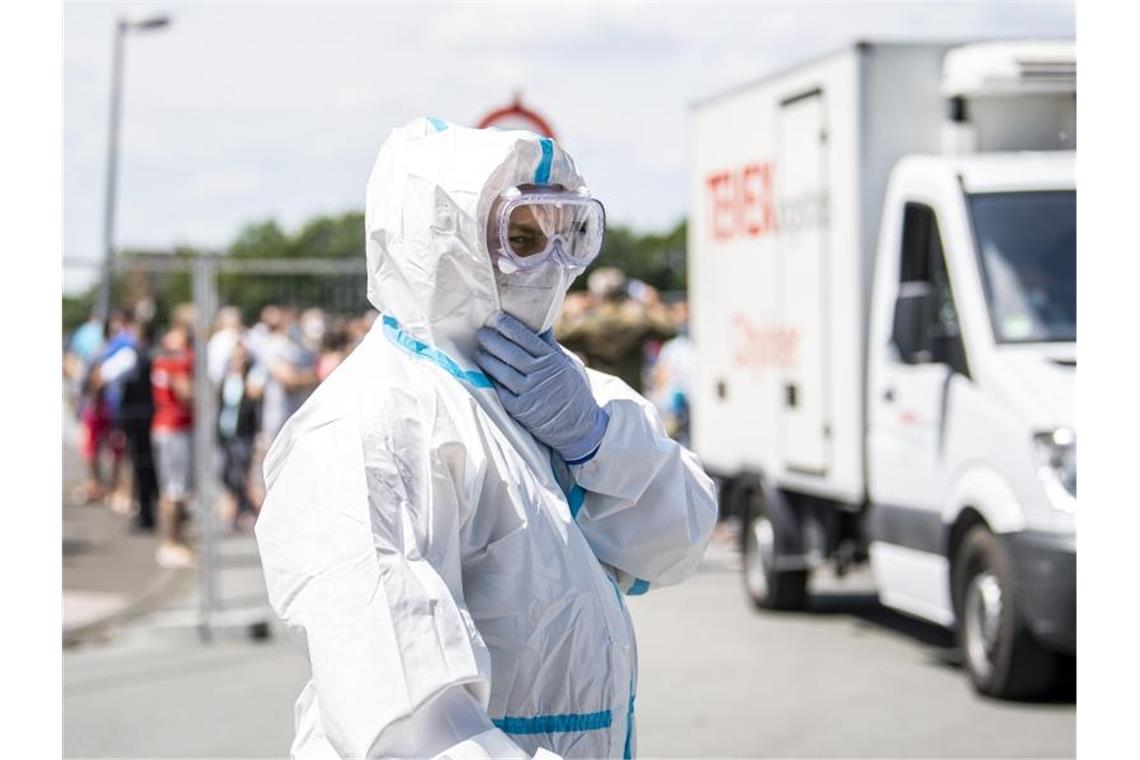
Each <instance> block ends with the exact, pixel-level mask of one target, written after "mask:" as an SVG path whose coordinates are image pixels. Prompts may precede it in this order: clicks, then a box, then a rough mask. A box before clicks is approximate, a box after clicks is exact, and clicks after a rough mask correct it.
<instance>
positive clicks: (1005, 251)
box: [866, 151, 1076, 695]
mask: <svg viewBox="0 0 1140 760" xmlns="http://www.w3.org/2000/svg"><path fill="white" fill-rule="evenodd" d="M1074 161H1075V154H1074V153H1073V152H1071V151H1054V152H1018V153H988V154H974V155H968V156H960V157H945V156H911V157H907V158H905V159H903V160H902V161H901V162H899V164H898V165H897V166H896V168H895V170H894V171H893V172H892V175H891V179H890V182H889V185H888V189H887V193H886V197H885V201H884V205H883V217H882V222H881V226H880V240H879V248H878V252H877V255H876V271H875V282H874V289H873V294H872V303H871V309H870V324H869V328H868V353H867V360H868V369H867V372H868V377H867V384H866V393H867V398H866V410H867V434H866V435H867V445H866V467H867V491H868V501H869V506H868V509H867V524H866V527H867V538H868V543H869V547H868V548H869V554H870V558H871V566H872V569H873V572H874V576H875V581H876V585H877V586H878V588H879V592H880V597H881V599H882V601H883V602H884V603H885V604H887V605H889V606H892V607H895V608H897V609H900V610H903V611H906V612H909V613H912V614H915V615H918V616H920V617H923V618H926V619H928V620H932V621H934V622H938V623H941V624H944V625H948V626H955V627H956V628H957V630H958V632H959V635H960V637H961V640H962V649H963V654H964V657H965V660H966V665H967V668H968V670H969V671H970V674H971V676H972V677H973V679H974V681H975V683H976V685H977V686H978V687H979V688H980V689H981V690H982V691H985V692H989V693H998V694H1003V695H1014V694H1022V693H1030V692H1033V691H1036V690H1038V689H1039V688H1040V687H1041V686H1042V682H1043V680H1046V679H1048V677H1049V675H1050V672H1051V664H1052V662H1051V661H1052V659H1053V658H1054V655H1055V653H1062V654H1063V655H1072V654H1074V653H1075V645H1076V620H1075V616H1076V603H1075V599H1076V590H1075V579H1076V574H1075V564H1076V530H1075V520H1076V432H1075V424H1074V384H1075V375H1076V186H1075V178H1074Z"/></svg>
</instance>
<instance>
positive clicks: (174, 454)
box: [63, 304, 376, 567]
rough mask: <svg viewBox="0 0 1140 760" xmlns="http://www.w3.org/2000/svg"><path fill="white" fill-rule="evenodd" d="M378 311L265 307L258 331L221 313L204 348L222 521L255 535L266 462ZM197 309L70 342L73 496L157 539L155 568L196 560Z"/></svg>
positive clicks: (116, 319) (233, 311)
mask: <svg viewBox="0 0 1140 760" xmlns="http://www.w3.org/2000/svg"><path fill="white" fill-rule="evenodd" d="M375 316H376V315H375V312H367V313H365V314H363V315H359V316H353V317H344V316H330V315H327V314H325V312H324V311H322V310H321V309H319V308H308V309H303V310H302V309H298V308H296V307H289V306H277V305H268V306H265V307H264V308H263V309H261V312H260V314H259V317H258V319H257V321H256V322H255V323H254V324H253V325H249V326H247V325H246V324H244V322H243V319H242V314H241V312H240V311H239V310H238V309H237V308H236V307H232V306H227V307H224V308H222V309H221V310H219V312H218V314H217V317H216V320H215V326H214V329H213V331H212V333H211V335H210V338H209V340H208V342H207V344H206V347H205V356H206V371H207V375H208V377H209V381H210V392H211V393H214V394H215V398H216V401H217V405H216V408H217V410H218V413H217V419H216V420H214V429H215V440H216V451H217V453H218V456H217V457H216V458H217V466H218V469H219V479H220V481H221V483H222V485H223V487H224V488H223V493H222V496H221V498H220V500H219V503H218V505H217V510H218V513H219V515H220V517H221V518H222V519H223V520H225V522H226V523H228V524H229V525H230V526H231V528H232V529H233V530H239V531H240V530H246V531H248V530H250V529H252V526H253V522H254V520H255V519H256V515H257V511H258V508H259V506H260V504H261V500H262V498H263V496H264V485H263V483H262V481H261V478H260V462H261V459H262V458H263V457H264V455H265V453H266V451H268V448H269V444H270V443H271V442H272V440H273V438H274V437H275V436H276V435H277V433H278V432H279V431H280V429H281V427H282V426H283V425H284V424H285V421H286V420H287V419H288V418H289V416H290V415H292V414H293V412H295V411H296V410H297V409H299V408H300V406H301V404H303V403H304V401H305V399H306V398H307V397H308V395H309V394H310V393H311V392H312V391H313V389H314V388H316V386H317V385H318V384H319V383H320V382H321V380H323V379H324V378H325V377H327V376H328V374H329V373H330V372H332V371H333V369H335V367H336V366H337V364H339V363H340V362H341V361H342V360H343V359H344V357H345V356H346V355H347V354H348V353H349V352H350V351H351V350H352V348H353V346H355V345H356V343H358V342H359V341H360V340H361V339H362V338H363V337H364V335H365V334H366V333H367V332H368V330H369V328H370V327H371V324H372V321H373V320H374V319H375ZM194 324H195V314H194V308H193V306H192V305H190V304H182V305H180V306H177V307H175V308H174V309H173V310H172V311H171V315H170V319H169V324H168V325H167V326H166V328H165V329H164V330H162V331H159V330H158V329H157V325H156V324H155V323H154V322H153V320H151V319H148V318H147V314H146V313H145V311H144V310H142V309H133V310H126V311H114V312H112V313H111V314H110V315H109V317H108V318H107V320H106V321H103V320H100V319H98V318H97V317H92V319H91V320H89V321H88V322H86V323H85V324H83V325H82V326H80V327H79V328H78V329H77V330H76V331H75V332H74V333H73V334H72V335H71V337H70V340H69V341H68V343H67V347H66V352H65V356H64V365H63V366H64V372H65V375H66V378H67V381H68V385H67V387H68V390H69V396H70V399H71V404H72V408H73V411H74V413H75V414H76V417H77V421H78V428H79V453H80V456H81V458H82V460H83V462H84V466H85V480H84V482H83V484H82V485H81V486H79V487H78V488H77V491H76V492H75V493H74V494H73V496H72V498H73V499H74V500H76V501H80V502H84V503H98V502H102V503H105V504H106V505H107V506H108V507H109V508H110V509H112V510H114V511H116V512H119V513H121V514H124V515H128V516H129V517H130V528H131V530H133V531H137V532H156V531H157V532H158V534H159V535H160V538H161V541H160V543H159V548H158V550H157V553H156V557H155V559H156V561H157V562H158V563H159V564H160V565H162V566H164V567H186V566H190V565H192V564H193V563H194V554H193V552H192V550H191V548H190V546H189V543H188V540H187V538H188V536H187V531H186V526H187V524H188V518H189V509H190V506H191V502H190V500H191V497H192V494H193V491H194V459H195V457H194V454H195V452H194V436H193V432H194V425H195V420H194V394H195V392H196V390H195V384H194V351H195V345H194Z"/></svg>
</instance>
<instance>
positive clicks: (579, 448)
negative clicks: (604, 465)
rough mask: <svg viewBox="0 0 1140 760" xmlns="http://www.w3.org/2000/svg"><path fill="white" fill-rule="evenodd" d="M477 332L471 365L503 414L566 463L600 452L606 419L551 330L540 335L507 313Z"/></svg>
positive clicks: (607, 422)
mask: <svg viewBox="0 0 1140 760" xmlns="http://www.w3.org/2000/svg"><path fill="white" fill-rule="evenodd" d="M493 325H494V326H493V328H491V327H484V328H482V329H480V330H479V331H478V332H477V333H476V334H475V338H476V340H478V342H479V350H477V351H476V352H475V357H474V358H475V363H476V364H478V365H479V367H480V368H481V369H482V370H483V372H484V373H486V374H487V376H488V377H490V378H491V380H492V382H493V383H494V386H495V392H496V393H497V394H498V395H499V400H500V401H501V402H502V404H503V408H504V409H506V410H507V413H508V414H510V415H511V416H512V417H514V418H515V421H516V422H518V423H519V424H520V425H522V426H523V427H524V428H526V429H527V430H529V431H530V433H531V435H533V436H534V437H535V438H537V439H538V440H539V441H541V442H542V443H545V444H546V445H547V446H549V447H550V448H552V449H554V450H555V451H557V452H558V453H559V454H560V455H561V456H562V458H563V459H564V460H565V461H566V463H567V464H581V463H582V462H585V461H588V460H589V459H590V458H591V457H592V456H593V455H594V454H595V453H596V452H597V450H598V447H599V446H600V445H601V443H602V436H603V435H605V432H606V425H607V424H609V421H610V416H609V415H608V414H607V413H606V411H605V410H604V409H602V408H601V407H600V406H598V402H597V401H595V400H594V394H593V393H592V392H591V390H590V385H589V383H588V382H587V381H586V378H585V377H583V376H582V374H581V372H580V371H579V370H578V367H577V366H576V365H575V364H574V360H573V359H571V358H570V357H569V356H567V355H566V354H565V353H563V352H562V349H561V348H559V347H558V343H557V342H556V341H555V340H554V335H553V333H551V332H550V331H547V332H545V333H543V334H542V335H541V336H539V335H537V334H535V333H534V332H533V331H531V330H530V328H528V327H527V326H526V325H524V324H523V323H522V322H520V321H518V320H517V319H515V318H514V317H512V316H511V315H509V314H500V315H498V316H497V317H496V318H495V322H494V323H493Z"/></svg>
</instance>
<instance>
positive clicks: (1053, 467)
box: [1033, 428, 1077, 512]
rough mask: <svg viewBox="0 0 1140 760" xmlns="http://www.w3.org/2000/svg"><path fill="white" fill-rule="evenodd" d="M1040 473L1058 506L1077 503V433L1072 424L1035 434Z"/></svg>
mask: <svg viewBox="0 0 1140 760" xmlns="http://www.w3.org/2000/svg"><path fill="white" fill-rule="evenodd" d="M1033 453H1034V456H1035V459H1036V461H1037V477H1038V478H1040V479H1041V485H1043V486H1044V487H1045V493H1046V494H1047V495H1048V496H1049V500H1050V501H1052V502H1053V505H1054V506H1055V507H1057V508H1058V509H1064V510H1066V511H1070V512H1071V511H1073V510H1075V509H1076V507H1077V436H1076V434H1075V433H1073V431H1072V430H1070V429H1069V428H1058V429H1056V430H1053V431H1051V432H1048V433H1038V434H1037V435H1035V436H1034V437H1033Z"/></svg>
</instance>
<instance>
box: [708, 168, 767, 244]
mask: <svg viewBox="0 0 1140 760" xmlns="http://www.w3.org/2000/svg"><path fill="white" fill-rule="evenodd" d="M705 186H706V188H707V189H708V194H709V230H710V232H711V234H712V237H713V239H714V240H717V241H720V242H725V241H728V240H732V239H734V238H738V237H751V238H756V237H760V236H761V235H766V234H768V233H770V232H775V229H776V224H775V222H776V214H775V207H774V204H773V200H772V165H771V164H770V163H768V162H767V161H762V162H753V163H750V164H746V165H745V166H743V167H741V168H740V169H736V170H725V171H719V172H714V173H712V174H710V175H709V176H708V177H707V178H706V179H705Z"/></svg>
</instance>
